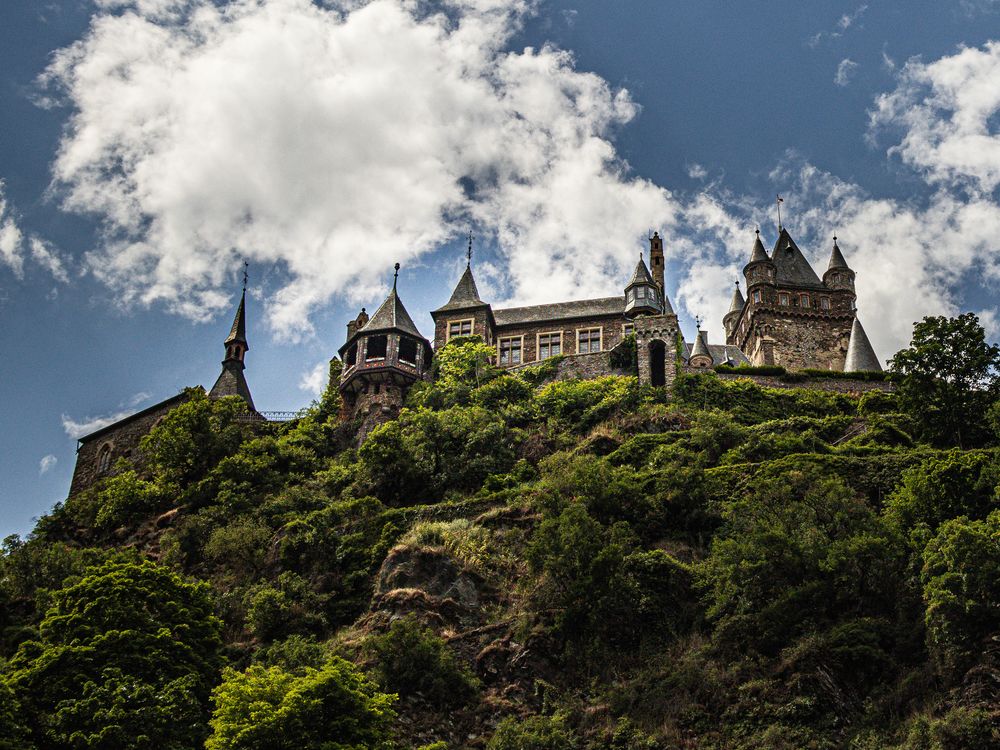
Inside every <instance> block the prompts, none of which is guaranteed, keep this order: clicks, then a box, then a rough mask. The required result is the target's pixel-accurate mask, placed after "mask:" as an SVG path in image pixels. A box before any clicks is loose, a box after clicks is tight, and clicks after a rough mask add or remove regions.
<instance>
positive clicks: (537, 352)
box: [535, 331, 565, 362]
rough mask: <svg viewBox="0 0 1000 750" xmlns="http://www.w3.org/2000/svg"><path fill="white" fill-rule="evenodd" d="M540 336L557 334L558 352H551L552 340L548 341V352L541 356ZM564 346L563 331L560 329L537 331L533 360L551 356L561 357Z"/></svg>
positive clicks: (541, 360)
mask: <svg viewBox="0 0 1000 750" xmlns="http://www.w3.org/2000/svg"><path fill="white" fill-rule="evenodd" d="M542 336H548V337H552V336H558V337H559V353H558V354H552V342H551V341H549V343H548V351H549V353H548V354H547V355H546V356H545V357H542ZM564 351H565V348H564V347H563V332H562V331H539V332H538V333H536V334H535V361H536V362H544V361H545V360H546V359H551V358H552V357H561V356H562V355H563V352H564Z"/></svg>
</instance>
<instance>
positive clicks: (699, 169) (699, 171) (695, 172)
mask: <svg viewBox="0 0 1000 750" xmlns="http://www.w3.org/2000/svg"><path fill="white" fill-rule="evenodd" d="M687 173H688V177H690V178H691V179H692V180H704V179H705V178H706V177H708V170H707V169H705V167H703V166H702V165H701V164H697V163H695V164H688V165H687Z"/></svg>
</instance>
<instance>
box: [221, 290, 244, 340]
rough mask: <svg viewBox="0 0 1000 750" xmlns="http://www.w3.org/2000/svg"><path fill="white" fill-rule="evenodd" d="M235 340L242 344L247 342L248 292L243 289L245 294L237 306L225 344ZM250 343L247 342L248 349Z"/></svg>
mask: <svg viewBox="0 0 1000 750" xmlns="http://www.w3.org/2000/svg"><path fill="white" fill-rule="evenodd" d="M235 342H240V343H242V344H246V343H247V293H246V290H244V291H243V296H242V297H240V306H239V307H237V308H236V317H235V318H233V328H232V330H231V331H229V336H227V337H226V341H225V344H226V346H229V345H230V344H233V343H235ZM249 348H250V345H249V344H247V349H249Z"/></svg>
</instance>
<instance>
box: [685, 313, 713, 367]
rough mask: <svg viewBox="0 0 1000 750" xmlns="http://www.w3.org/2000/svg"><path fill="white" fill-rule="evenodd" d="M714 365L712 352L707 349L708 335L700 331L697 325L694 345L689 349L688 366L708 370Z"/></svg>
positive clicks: (699, 326)
mask: <svg viewBox="0 0 1000 750" xmlns="http://www.w3.org/2000/svg"><path fill="white" fill-rule="evenodd" d="M714 364H715V360H714V359H712V352H711V351H709V348H708V334H707V333H705V331H703V330H701V324H700V323H699V325H698V331H697V334H696V335H695V337H694V344H693V345H692V347H691V356H689V357H688V365H690V366H691V367H704V368H708V367H711V366H712V365H714Z"/></svg>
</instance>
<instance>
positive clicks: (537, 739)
mask: <svg viewBox="0 0 1000 750" xmlns="http://www.w3.org/2000/svg"><path fill="white" fill-rule="evenodd" d="M486 747H487V750H575V749H576V747H577V739H576V736H575V735H574V733H573V731H572V730H570V729H568V728H567V727H566V722H565V720H564V719H563V718H562V717H561V716H529V717H528V718H526V719H515V718H513V717H508V718H506V719H504V720H503V721H501V722H500V724H499V725H498V726H497V730H496V732H495V733H494V734H493V736H492V737H491V738H490V741H489V743H488V744H487V745H486Z"/></svg>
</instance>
